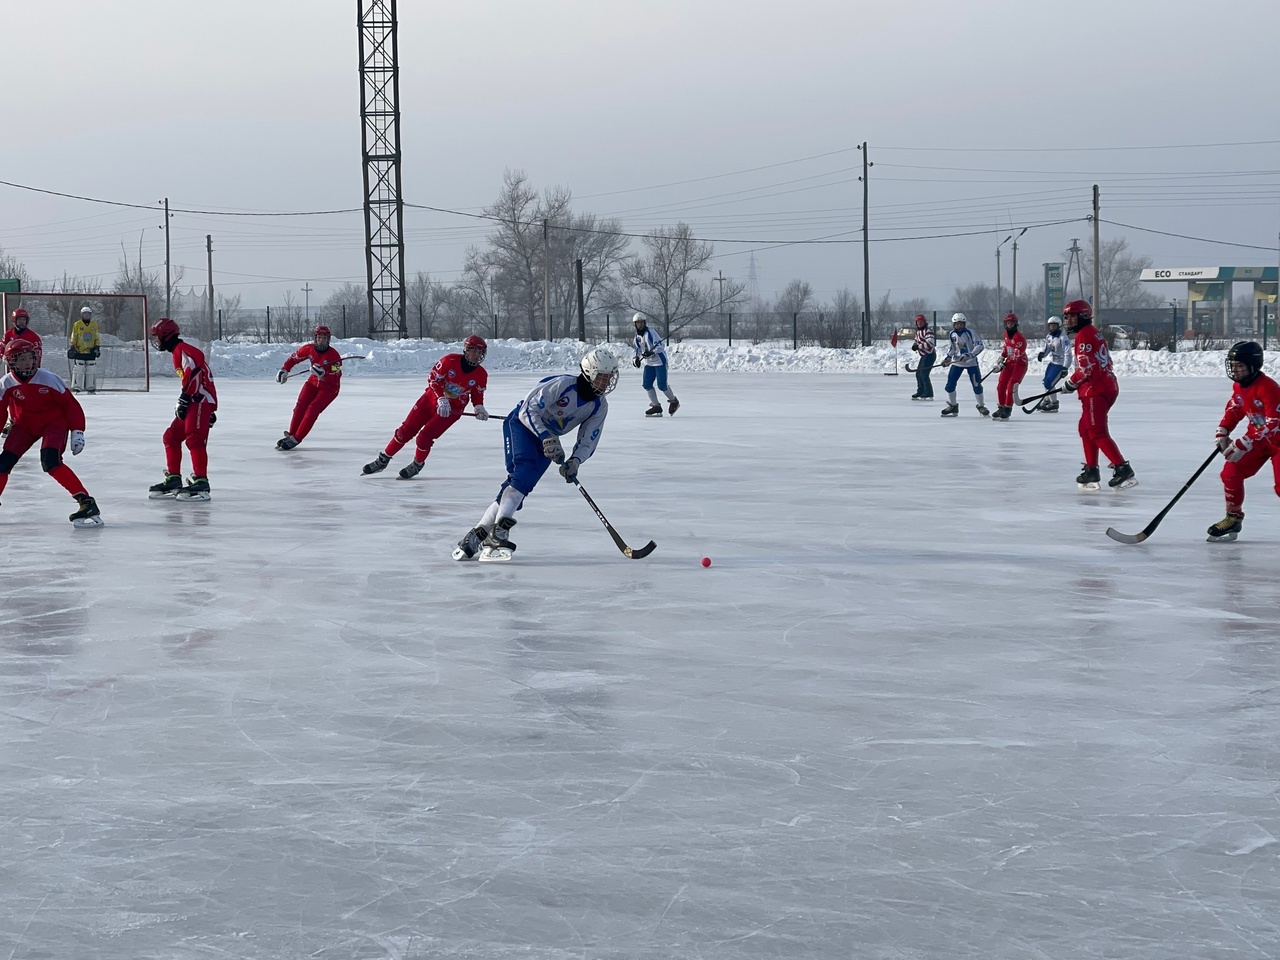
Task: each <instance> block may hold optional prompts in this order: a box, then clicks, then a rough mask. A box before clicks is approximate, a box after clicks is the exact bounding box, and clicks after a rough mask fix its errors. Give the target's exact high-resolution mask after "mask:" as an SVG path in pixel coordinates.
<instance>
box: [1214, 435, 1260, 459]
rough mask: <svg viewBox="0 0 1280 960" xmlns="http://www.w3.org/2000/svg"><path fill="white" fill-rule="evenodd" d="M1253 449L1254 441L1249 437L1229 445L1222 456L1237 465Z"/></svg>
mask: <svg viewBox="0 0 1280 960" xmlns="http://www.w3.org/2000/svg"><path fill="white" fill-rule="evenodd" d="M1252 449H1253V441H1252V440H1250V439H1249V438H1248V437H1241V438H1240V439H1239V440H1236V441H1235V442H1234V443H1229V444H1227V445H1226V446H1225V447H1224V448H1223V450H1222V455H1223V456H1224V457H1226V458H1227V459H1228V460H1230V461H1231V462H1232V463H1237V462H1238V461H1240V460H1241V459H1242V458H1243V457H1244V455H1245V454H1246V453H1248V452H1249V451H1250V450H1252Z"/></svg>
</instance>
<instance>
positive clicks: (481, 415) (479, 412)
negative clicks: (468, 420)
mask: <svg viewBox="0 0 1280 960" xmlns="http://www.w3.org/2000/svg"><path fill="white" fill-rule="evenodd" d="M472 412H473V413H474V414H475V415H476V419H477V420H488V419H489V411H488V410H486V409H485V408H484V404H483V403H477V404H476V405H475V406H474V407H473V408H472Z"/></svg>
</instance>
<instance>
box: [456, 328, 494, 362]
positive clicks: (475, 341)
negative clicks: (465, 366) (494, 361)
mask: <svg viewBox="0 0 1280 960" xmlns="http://www.w3.org/2000/svg"><path fill="white" fill-rule="evenodd" d="M488 354H489V345H488V344H487V343H485V342H484V338H483V337H477V336H476V335H475V334H474V333H473V334H472V335H471V336H469V337H467V339H465V340H463V341H462V358H463V359H464V360H466V361H467V363H469V364H471V365H472V366H473V367H478V366H480V364H482V363H484V358H485V357H486V356H488Z"/></svg>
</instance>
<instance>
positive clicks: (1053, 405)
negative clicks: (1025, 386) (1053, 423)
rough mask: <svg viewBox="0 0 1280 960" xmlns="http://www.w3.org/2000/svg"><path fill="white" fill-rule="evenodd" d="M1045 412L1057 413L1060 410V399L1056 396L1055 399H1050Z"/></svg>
mask: <svg viewBox="0 0 1280 960" xmlns="http://www.w3.org/2000/svg"><path fill="white" fill-rule="evenodd" d="M1045 412H1046V413H1057V412H1058V401H1057V399H1056V398H1055V399H1053V400H1050V401H1049V406H1048V407H1046V408H1045Z"/></svg>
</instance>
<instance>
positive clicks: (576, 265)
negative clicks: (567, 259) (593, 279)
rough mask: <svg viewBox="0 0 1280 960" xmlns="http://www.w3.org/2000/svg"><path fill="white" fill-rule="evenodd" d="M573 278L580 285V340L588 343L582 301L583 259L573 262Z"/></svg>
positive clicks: (585, 315) (585, 316)
mask: <svg viewBox="0 0 1280 960" xmlns="http://www.w3.org/2000/svg"><path fill="white" fill-rule="evenodd" d="M573 278H574V280H575V281H576V283H577V285H578V339H579V340H581V341H582V342H583V343H586V342H587V314H586V310H585V309H584V307H583V301H582V258H581V257H579V258H578V259H577V260H575V261H573Z"/></svg>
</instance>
